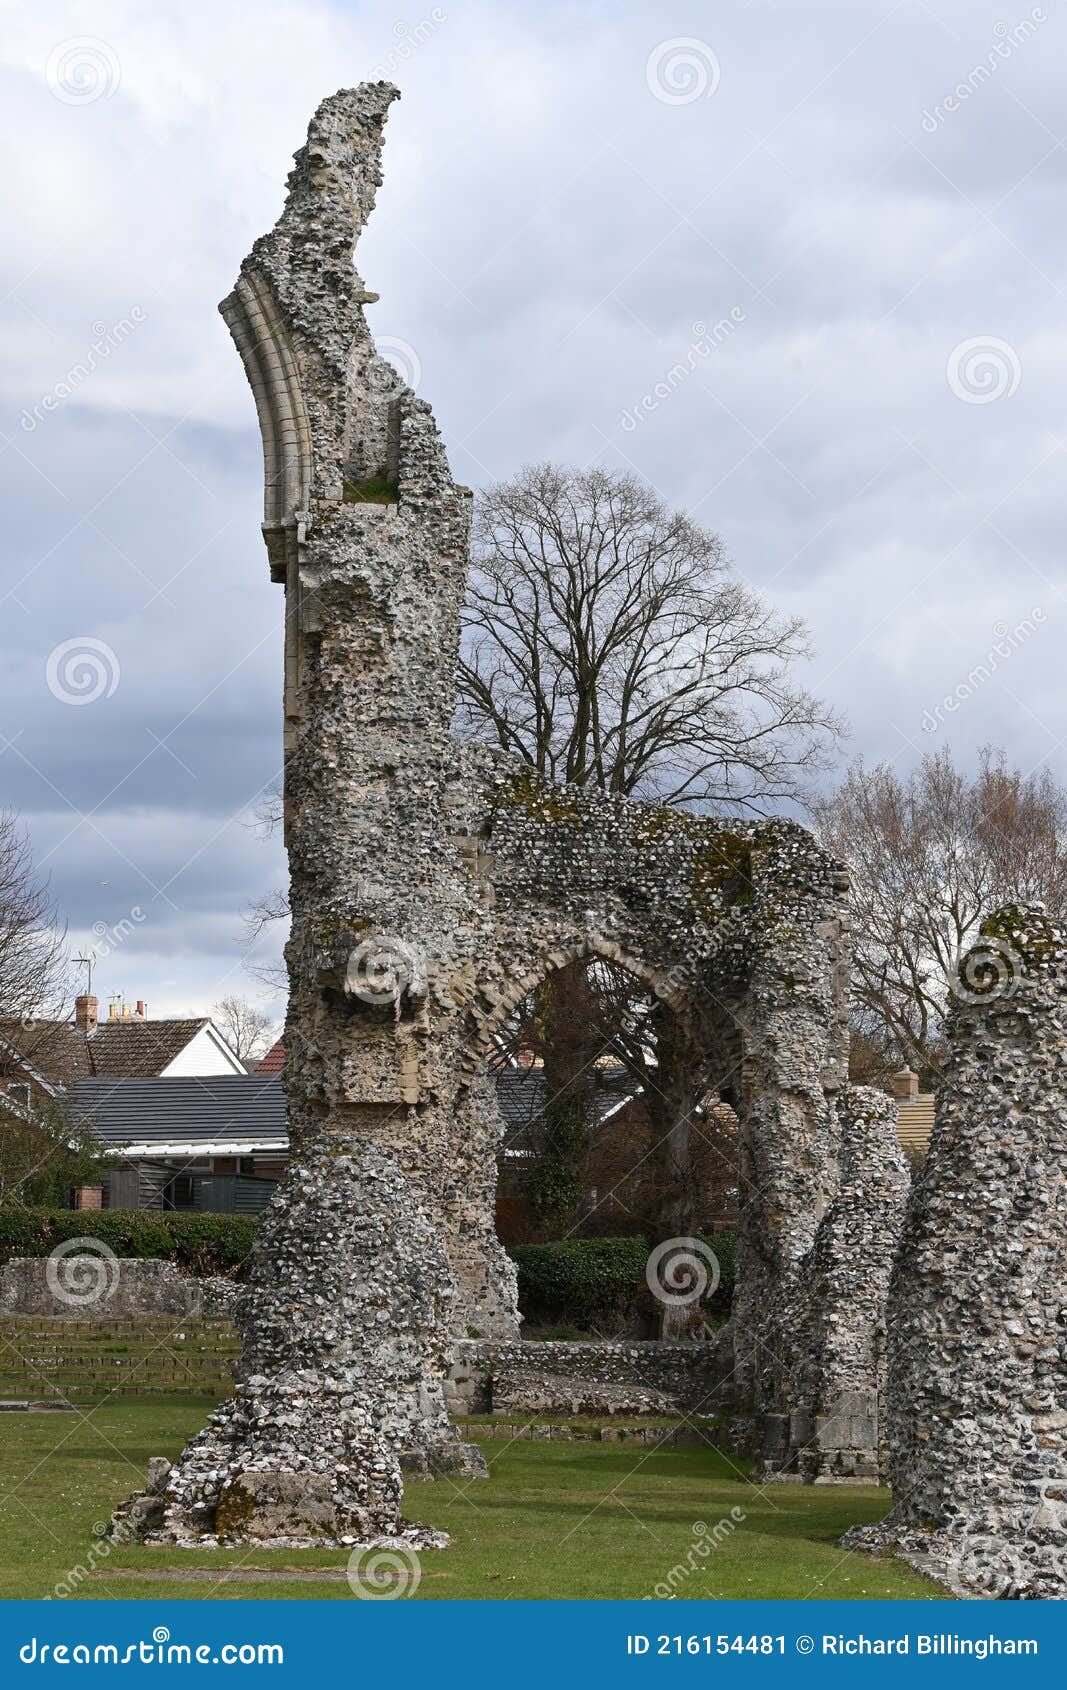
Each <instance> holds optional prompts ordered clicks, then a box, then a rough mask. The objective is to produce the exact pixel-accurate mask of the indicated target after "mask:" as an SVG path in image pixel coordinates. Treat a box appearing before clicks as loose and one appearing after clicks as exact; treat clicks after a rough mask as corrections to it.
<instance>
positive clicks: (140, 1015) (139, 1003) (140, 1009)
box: [137, 998, 144, 1021]
mask: <svg viewBox="0 0 1067 1690" xmlns="http://www.w3.org/2000/svg"><path fill="white" fill-rule="evenodd" d="M137 1015H138V1018H139V1019H140V1020H141V1021H143V1020H144V998H138V999H137Z"/></svg>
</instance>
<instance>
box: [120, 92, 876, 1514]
mask: <svg viewBox="0 0 1067 1690" xmlns="http://www.w3.org/2000/svg"><path fill="white" fill-rule="evenodd" d="M396 97H397V90H396V89H395V88H393V87H392V86H390V85H389V84H388V83H374V84H364V85H363V86H361V87H359V88H356V89H350V90H344V91H342V92H341V93H339V94H336V95H334V96H332V97H331V98H330V99H327V100H325V101H324V102H323V104H322V105H321V106H320V107H319V109H318V111H317V112H316V114H315V116H314V118H313V119H312V122H311V125H310V128H309V131H308V140H307V144H306V146H304V147H303V148H302V149H301V150H300V152H299V153H298V154H297V155H296V160H295V165H294V169H293V171H292V173H291V175H290V177H289V193H288V198H287V200H286V205H285V209H284V211H283V213H282V216H281V219H280V220H279V222H278V224H277V227H276V228H275V229H274V230H273V231H272V233H270V234H269V235H266V236H264V237H263V238H262V239H261V240H258V241H257V242H256V243H255V246H254V247H253V250H252V253H251V254H250V256H249V257H248V259H246V261H245V263H244V265H243V266H242V269H241V275H240V277H239V279H238V282H237V286H236V288H235V289H234V292H233V293H232V294H231V295H230V296H229V298H228V299H227V300H226V301H225V302H224V304H223V307H222V311H223V315H224V316H225V318H226V321H227V323H228V325H229V327H230V330H231V332H232V335H233V338H234V341H235V343H236V345H237V347H238V350H239V351H240V353H241V356H242V358H243V360H244V363H245V368H246V371H247V374H248V378H249V381H250V384H251V387H252V390H253V393H254V395H255V400H256V405H257V409H258V414H259V421H260V427H261V431H262V435H263V448H264V463H265V521H264V530H263V531H264V537H265V540H266V544H267V552H268V556H269V560H270V571H271V576H272V578H273V579H274V580H275V581H277V582H279V583H282V584H283V585H284V588H285V595H286V649H285V711H284V714H285V737H286V763H285V809H286V823H287V828H286V835H287V844H288V850H289V861H290V870H291V885H292V900H291V901H292V918H293V919H292V937H291V939H290V942H289V945H288V950H287V961H288V968H289V976H290V986H291V991H290V1001H289V1015H288V1022H287V1025H286V1031H285V1046H286V1070H285V1083H286V1090H287V1095H288V1106H289V1121H290V1134H291V1144H292V1154H293V1160H292V1166H291V1173H290V1178H289V1181H288V1184H287V1185H286V1186H285V1187H284V1188H283V1189H282V1190H281V1191H280V1192H279V1194H278V1195H277V1196H276V1198H275V1199H274V1200H273V1202H272V1204H271V1206H270V1208H269V1209H268V1210H267V1212H266V1213H265V1215H264V1217H263V1219H262V1221H261V1223H260V1226H259V1229H258V1234H257V1243H256V1250H255V1257H254V1262H253V1268H252V1276H251V1282H250V1286H249V1290H248V1294H247V1296H246V1297H245V1298H244V1299H243V1300H242V1303H241V1306H240V1308H239V1310H238V1315H237V1319H238V1324H239V1328H240V1331H241V1334H242V1338H243V1343H244V1356H243V1362H242V1366H241V1371H240V1375H239V1382H238V1384H237V1387H236V1390H235V1394H234V1397H233V1399H232V1400H231V1401H230V1402H228V1403H226V1404H224V1405H223V1406H222V1407H221V1408H219V1409H218V1410H217V1411H216V1412H215V1414H214V1415H213V1416H212V1418H211V1421H210V1423H209V1425H208V1427H207V1428H206V1430H205V1431H204V1432H203V1433H201V1434H200V1436H199V1437H198V1438H196V1439H194V1440H193V1442H192V1443H191V1444H190V1445H189V1446H188V1448H187V1449H186V1451H185V1452H184V1454H183V1455H182V1457H181V1458H180V1460H179V1461H178V1463H177V1465H176V1467H175V1468H174V1470H173V1472H172V1473H171V1475H170V1477H169V1478H168V1480H167V1481H166V1483H165V1485H163V1487H162V1488H161V1489H160V1488H158V1484H157V1489H156V1490H155V1491H153V1492H152V1493H151V1495H150V1496H146V1497H145V1498H143V1499H142V1500H141V1502H140V1503H139V1504H138V1510H139V1512H138V1513H137V1530H138V1532H140V1533H142V1534H143V1535H148V1536H149V1537H150V1538H151V1539H152V1540H153V1541H172V1542H173V1541H179V1542H192V1541H214V1540H216V1539H219V1540H223V1541H226V1542H268V1541H275V1542H286V1543H289V1542H305V1543H314V1542H317V1543H324V1542H336V1541H345V1540H348V1539H351V1538H353V1537H356V1538H358V1539H359V1540H360V1541H364V1540H366V1539H373V1538H383V1537H384V1538H390V1537H395V1536H396V1535H397V1534H398V1533H402V1532H405V1531H407V1532H409V1533H410V1537H409V1541H412V1542H420V1541H421V1542H427V1541H437V1540H435V1539H433V1537H432V1534H430V1535H429V1536H427V1534H424V1533H420V1532H419V1531H418V1529H417V1528H407V1527H405V1526H404V1523H403V1521H402V1518H401V1513H400V1502H401V1488H402V1482H401V1472H402V1469H403V1470H407V1471H409V1472H410V1471H417V1472H419V1471H421V1472H432V1471H436V1470H439V1469H441V1468H459V1469H461V1470H463V1471H466V1472H476V1471H478V1470H479V1465H480V1457H479V1456H478V1455H477V1453H476V1452H475V1451H473V1450H471V1449H470V1448H467V1447H465V1446H463V1445H462V1444H461V1443H460V1442H459V1439H458V1437H457V1434H456V1432H455V1431H454V1429H453V1428H452V1427H451V1426H450V1424H449V1421H448V1416H447V1413H446V1408H445V1400H444V1380H445V1375H446V1372H447V1368H448V1355H449V1347H450V1341H451V1339H452V1337H453V1336H462V1337H477V1338H480V1339H482V1340H486V1341H492V1342H504V1343H507V1342H514V1341H515V1340H516V1339H517V1338H518V1330H519V1319H518V1313H517V1308H516V1291H515V1274H514V1269H513V1267H512V1265H511V1263H510V1262H509V1260H508V1258H507V1256H506V1255H505V1253H504V1251H503V1249H502V1248H501V1246H500V1245H499V1243H498V1241H497V1238H496V1233H495V1226H494V1194H495V1185H496V1152H497V1146H498V1143H499V1139H500V1136H501V1132H502V1125H501V1122H500V1118H499V1115H498V1113H497V1109H496V1103H495V1094H494V1090H493V1087H492V1086H491V1084H489V1083H488V1081H487V1078H486V1058H487V1055H488V1052H489V1050H490V1048H491V1046H492V1043H493V1038H494V1034H495V1033H496V1031H497V1029H498V1028H499V1026H500V1024H501V1022H502V1021H503V1020H504V1019H505V1018H506V1016H507V1015H508V1014H509V1013H510V1011H511V1010H512V1009H513V1008H514V1006H515V1005H516V1004H517V1003H518V1002H519V1000H520V999H521V998H522V997H523V996H524V995H525V994H526V993H527V992H528V991H529V990H530V989H531V988H532V987H533V986H534V985H536V984H537V983H538V981H539V980H541V979H542V978H543V977H544V975H545V974H546V972H548V971H549V970H550V969H552V968H554V967H558V966H560V965H561V964H563V963H565V962H567V961H569V960H571V959H572V958H575V957H582V956H593V955H595V956H600V957H605V958H610V959H612V960H614V961H616V962H619V963H620V964H622V965H624V966H625V967H627V968H629V969H630V970H631V971H632V972H633V973H634V974H636V975H637V976H638V978H640V979H641V980H643V981H644V982H646V983H647V985H648V986H649V987H650V988H651V990H652V991H653V992H654V993H655V994H656V995H657V996H658V997H659V998H660V999H661V1000H663V1001H664V1002H665V1003H667V1004H668V1005H669V1006H670V1007H671V1008H672V1009H673V1011H674V1012H675V1013H676V1014H677V1015H678V1016H679V1017H682V1018H684V1021H685V1026H686V1032H687V1035H688V1037H689V1039H690V1042H691V1043H692V1044H693V1045H695V1047H696V1048H699V1049H701V1050H703V1051H704V1052H705V1054H706V1062H707V1080H708V1086H709V1089H718V1088H719V1087H721V1086H725V1085H729V1086H730V1088H731V1091H732V1092H733V1094H734V1095H735V1096H736V1098H737V1103H738V1114H739V1117H740V1120H741V1135H742V1166H741V1170H740V1186H741V1193H742V1208H743V1217H742V1222H741V1240H740V1269H739V1280H740V1284H741V1287H742V1289H741V1292H740V1293H739V1298H738V1306H737V1308H736V1310H735V1321H734V1326H735V1331H734V1344H735V1358H736V1373H737V1380H738V1388H739V1390H740V1391H741V1393H742V1394H743V1395H744V1396H745V1397H746V1398H747V1399H748V1400H749V1401H750V1403H751V1404H752V1405H753V1407H754V1409H755V1412H756V1413H757V1414H758V1415H759V1416H761V1417H765V1416H771V1417H779V1418H780V1416H781V1415H782V1413H783V1412H785V1411H786V1409H787V1407H788V1406H789V1393H790V1392H791V1391H792V1390H793V1389H794V1381H795V1379H796V1378H797V1377H798V1376H799V1374H800V1373H801V1371H803V1368H802V1362H803V1359H804V1358H803V1356H802V1355H800V1354H799V1353H798V1346H799V1347H801V1348H802V1346H803V1343H804V1342H806V1340H805V1339H804V1337H803V1336H802V1335H801V1334H800V1333H799V1332H798V1330H797V1328H796V1324H795V1320H794V1313H795V1308H796V1304H797V1299H798V1297H800V1296H801V1294H802V1288H803V1276H804V1274H805V1272H806V1271H807V1270H806V1267H805V1265H804V1264H805V1262H806V1260H807V1257H808V1253H809V1252H810V1251H811V1249H812V1247H813V1245H814V1244H815V1240H816V1232H817V1229H818V1226H819V1220H820V1217H822V1216H823V1215H825V1214H826V1213H827V1212H828V1211H829V1210H830V1209H831V1208H832V1206H833V1204H834V1201H835V1198H836V1196H837V1193H838V1189H839V1187H840V1185H841V1180H842V1169H841V1156H842V1148H843V1134H842V1121H841V1116H840V1115H839V1112H838V1109H837V1106H836V1097H837V1094H838V1093H840V1092H841V1090H842V1088H843V1087H844V1085H845V1080H846V1070H847V1034H846V1019H845V1003H844V982H845V979H846V977H847V920H848V911H847V885H846V881H845V877H844V875H843V873H842V871H841V869H840V868H839V866H838V865H837V864H836V863H834V862H833V861H832V860H831V859H830V858H829V857H827V856H826V855H825V854H824V853H823V852H822V851H821V850H820V849H819V848H818V847H817V846H816V844H815V843H814V841H813V840H812V838H811V837H810V835H809V834H807V833H806V832H805V831H804V830H803V829H802V828H800V827H798V826H796V825H795V824H793V823H791V822H788V821H771V822H766V823H762V824H758V825H757V824H751V823H744V824H738V825H737V826H735V827H729V826H727V825H725V824H724V823H722V822H720V821H716V820H712V819H709V818H705V817H693V816H687V815H680V814H677V813H675V812H670V811H666V810H662V809H658V808H657V807H655V806H652V805H642V804H631V803H627V802H624V801H622V800H614V799H610V798H605V797H601V796H599V795H597V794H595V793H589V792H584V791H577V790H575V789H570V788H555V787H552V786H550V785H547V784H545V783H543V782H541V781H539V780H538V779H537V778H536V777H535V776H534V775H532V774H531V772H530V771H529V769H527V768H526V767H524V766H522V765H520V764H518V763H516V762H514V761H512V760H510V759H509V758H507V757H505V756H503V755H500V754H496V753H494V752H493V751H492V750H490V749H488V748H485V747H474V746H471V745H463V744H461V743H459V742H458V741H457V740H456V739H454V738H453V736H452V732H451V723H452V719H453V713H454V707H455V683H454V672H455V661H456V656H457V651H458V642H459V619H460V610H461V606H462V602H463V598H464V594H465V586H466V576H467V568H468V529H469V518H470V502H471V498H470V494H469V492H468V490H467V489H466V488H464V487H460V486H457V485H456V484H455V482H454V481H453V480H452V477H451V475H450V472H449V468H448V463H447V460H446V457H445V453H444V449H443V447H442V444H441V441H440V438H439V435H438V431H437V428H436V425H435V423H434V419H433V415H432V413H431V411H430V408H429V406H428V405H427V404H426V403H425V402H424V401H423V400H421V399H418V398H416V396H415V395H414V393H412V392H411V391H410V389H409V388H407V387H406V386H405V385H404V383H403V381H402V380H401V378H400V377H399V376H398V375H397V373H396V371H395V370H393V368H392V366H391V365H389V364H388V363H387V362H386V361H385V360H384V359H383V358H382V357H380V355H379V354H378V353H377V351H376V350H375V346H374V342H373V340H372V338H371V335H370V332H369V329H368V327H367V324H366V320H365V318H364V306H365V304H367V303H369V302H370V301H371V300H373V298H374V297H375V296H374V295H372V294H370V293H368V292H367V290H366V289H365V287H364V285H363V282H362V281H361V280H360V278H359V276H358V275H357V274H356V272H355V270H354V268H353V264H352V252H353V246H354V243H355V241H356V240H357V238H358V236H359V233H360V231H361V229H362V227H363V225H364V223H365V221H366V219H367V217H368V215H369V213H370V211H371V208H372V206H373V203H374V195H375V190H376V188H377V187H378V185H379V183H380V180H381V177H380V171H379V159H380V153H381V145H382V129H383V124H384V122H385V118H386V114H387V111H388V108H389V106H390V104H391V102H392V101H393V100H394V99H395V98H396ZM685 1130H686V1129H685V1127H684V1124H683V1125H682V1126H680V1127H679V1134H680V1135H684V1131H685ZM679 1149H684V1145H672V1151H678V1150H679ZM873 1318H874V1313H873V1311H872V1310H869V1309H868V1308H866V1307H864V1308H863V1309H862V1310H861V1311H860V1312H858V1313H857V1315H856V1320H857V1321H859V1322H860V1323H861V1324H862V1323H869V1321H870V1320H871V1319H873ZM868 1337H869V1334H867V1333H866V1331H865V1334H864V1337H863V1342H862V1343H860V1344H859V1345H858V1346H857V1354H859V1353H861V1352H862V1353H864V1354H866V1353H867V1352H868V1351H869V1350H870V1349H871V1345H870V1344H869V1343H868ZM814 1370H815V1371H817V1368H815V1369H814ZM857 1370H859V1371H862V1369H860V1367H859V1364H858V1363H857ZM812 1372H813V1367H812V1366H809V1367H808V1368H807V1372H806V1374H805V1377H806V1378H809V1377H810V1376H811V1374H812ZM813 1388H814V1387H813ZM856 1388H857V1389H860V1390H863V1391H865V1392H867V1393H868V1394H870V1393H872V1392H873V1393H876V1383H875V1380H874V1376H873V1373H872V1372H871V1371H870V1368H868V1372H867V1374H865V1375H864V1377H863V1378H862V1379H860V1378H857V1380H856ZM865 1435H866V1434H865ZM864 1447H866V1444H865V1446H864ZM840 1455H841V1451H840V1449H838V1448H836V1447H835V1450H834V1452H833V1455H832V1460H833V1462H834V1464H835V1465H837V1466H840V1465H841V1462H840ZM799 1457H800V1451H799V1449H798V1448H797V1447H796V1446H795V1445H794V1444H790V1443H789V1442H788V1440H787V1441H786V1442H785V1444H784V1445H783V1446H782V1447H781V1448H777V1447H776V1448H775V1449H774V1450H773V1451H769V1452H768V1455H767V1458H766V1461H765V1466H766V1467H767V1468H768V1470H777V1469H780V1468H783V1467H785V1468H789V1469H791V1470H792V1471H794V1472H795V1471H797V1467H798V1462H799ZM482 1470H484V1468H483V1469H482ZM805 1476H809V1477H810V1476H812V1475H811V1474H810V1472H808V1471H805ZM135 1512H137V1511H136V1510H135Z"/></svg>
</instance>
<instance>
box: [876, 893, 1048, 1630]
mask: <svg viewBox="0 0 1067 1690" xmlns="http://www.w3.org/2000/svg"><path fill="white" fill-rule="evenodd" d="M947 1038H948V1047H949V1051H948V1058H947V1061H946V1064H945V1068H944V1072H943V1075H942V1082H941V1086H940V1088H939V1091H938V1095H937V1104H936V1118H935V1125H934V1132H933V1136H932V1139H931V1142H930V1148H929V1151H928V1152H927V1155H926V1158H925V1160H924V1162H923V1165H922V1168H921V1170H920V1172H919V1174H918V1176H917V1179H916V1182H915V1186H914V1189H913V1191H912V1194H911V1199H910V1201H909V1204H908V1210H907V1219H906V1222H905V1226H904V1231H903V1237H902V1240H901V1246H900V1254H899V1257H898V1260H897V1265H896V1269H895V1272H894V1275H893V1282H892V1287H891V1290H890V1295H889V1305H888V1312H887V1326H888V1350H889V1406H888V1430H889V1444H890V1480H891V1483H892V1487H893V1510H892V1513H891V1515H890V1516H889V1519H888V1520H887V1521H886V1522H884V1523H883V1524H882V1525H881V1526H880V1527H875V1528H871V1529H869V1530H867V1531H865V1532H860V1533H856V1534H850V1539H851V1541H856V1542H858V1543H859V1544H860V1545H861V1546H864V1547H869V1548H874V1549H881V1548H884V1547H895V1548H897V1549H900V1550H903V1551H904V1552H905V1553H907V1554H908V1555H909V1556H911V1557H914V1558H917V1560H918V1562H919V1564H920V1565H923V1566H926V1567H927V1568H929V1569H930V1570H932V1571H933V1572H935V1574H936V1575H937V1576H938V1577H940V1578H942V1579H944V1580H945V1581H946V1582H947V1583H949V1584H950V1585H951V1586H952V1587H953V1588H956V1589H958V1590H960V1591H961V1592H963V1593H965V1594H971V1595H983V1596H1007V1597H1027V1598H1033V1597H1064V1596H1067V1334H1065V1326H1064V1282H1065V1273H1067V929H1065V927H1064V926H1063V924H1061V923H1059V922H1053V921H1050V920H1049V919H1048V917H1047V916H1046V915H1045V914H1044V912H1043V910H1041V909H1040V908H1037V909H1030V910H1020V909H1010V910H1006V911H1002V912H1001V914H1000V915H999V916H997V917H995V918H993V919H992V920H990V921H989V922H987V923H986V924H985V926H984V928H983V936H982V938H981V939H980V941H979V942H978V944H977V946H976V947H975V948H974V949H973V950H972V951H971V952H970V954H969V955H968V957H967V958H966V959H965V960H964V963H963V967H962V969H961V972H960V981H959V986H958V995H957V997H956V1000H955V1002H954V1004H953V1007H952V1012H951V1015H950V1017H949V1021H948V1027H947Z"/></svg>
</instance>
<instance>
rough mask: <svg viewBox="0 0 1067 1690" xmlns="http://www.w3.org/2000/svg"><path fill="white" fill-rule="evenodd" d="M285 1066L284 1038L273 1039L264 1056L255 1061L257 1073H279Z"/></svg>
mask: <svg viewBox="0 0 1067 1690" xmlns="http://www.w3.org/2000/svg"><path fill="white" fill-rule="evenodd" d="M284 1067H285V1040H284V1039H275V1041H274V1043H273V1044H272V1045H271V1047H270V1049H269V1050H268V1052H267V1054H266V1056H263V1057H261V1058H260V1060H259V1061H258V1062H257V1063H256V1073H257V1074H280V1073H281V1071H282V1069H283V1068H284Z"/></svg>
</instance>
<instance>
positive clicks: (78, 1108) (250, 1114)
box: [66, 1074, 288, 1149]
mask: <svg viewBox="0 0 1067 1690" xmlns="http://www.w3.org/2000/svg"><path fill="white" fill-rule="evenodd" d="M66 1101H67V1103H68V1104H69V1106H70V1108H71V1111H72V1114H73V1116H74V1118H75V1119H76V1120H80V1121H83V1122H84V1123H85V1124H86V1125H88V1126H89V1127H90V1128H91V1129H92V1133H93V1136H94V1138H98V1139H100V1140H101V1141H102V1142H103V1143H105V1144H115V1145H127V1144H137V1145H142V1144H143V1145H153V1144H158V1145H160V1146H162V1145H165V1144H199V1143H202V1144H205V1145H207V1144H230V1143H233V1144H256V1145H259V1146H262V1147H263V1148H267V1147H277V1148H279V1149H284V1148H285V1146H286V1144H287V1143H288V1135H287V1131H286V1120H285V1094H284V1092H283V1091H282V1084H281V1080H280V1079H278V1077H277V1076H276V1075H272V1074H267V1075H260V1074H247V1075H245V1076H243V1077H242V1076H241V1075H240V1074H211V1075H204V1076H201V1077H199V1078H191V1079H190V1078H186V1077H184V1076H183V1077H182V1078H180V1079H142V1078H138V1077H134V1078H132V1079H125V1078H124V1079H93V1080H79V1081H78V1083H77V1085H74V1086H72V1087H71V1088H70V1091H69V1092H68V1093H67V1099H66Z"/></svg>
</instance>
